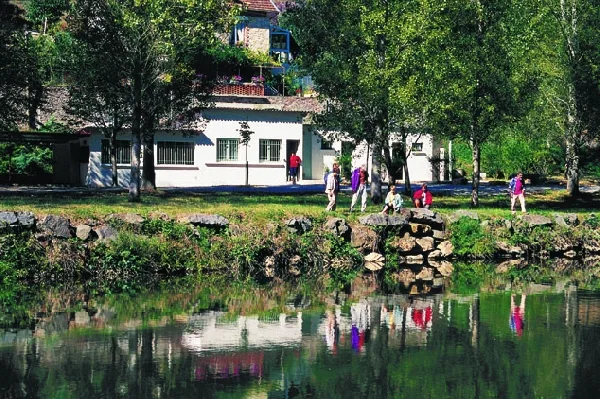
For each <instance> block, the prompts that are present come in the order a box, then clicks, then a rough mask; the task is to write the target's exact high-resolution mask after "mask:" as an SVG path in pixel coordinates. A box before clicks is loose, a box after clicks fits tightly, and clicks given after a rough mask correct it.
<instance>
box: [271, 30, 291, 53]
mask: <svg viewBox="0 0 600 399" xmlns="http://www.w3.org/2000/svg"><path fill="white" fill-rule="evenodd" d="M287 40H288V39H287V34H285V33H275V34H272V35H271V50H288V48H287V47H288V46H287Z"/></svg>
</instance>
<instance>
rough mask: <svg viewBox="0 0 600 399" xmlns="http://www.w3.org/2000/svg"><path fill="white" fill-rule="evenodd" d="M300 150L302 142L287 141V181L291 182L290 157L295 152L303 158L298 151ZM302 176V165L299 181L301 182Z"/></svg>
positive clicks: (299, 171)
mask: <svg viewBox="0 0 600 399" xmlns="http://www.w3.org/2000/svg"><path fill="white" fill-rule="evenodd" d="M299 149H300V140H286V141H285V180H286V181H288V180H290V156H291V155H292V153H293V152H295V153H296V155H298V156H299V157H300V158H302V156H301V155H300V154H298V150H299ZM301 176H302V165H300V167H299V168H298V180H300V178H301Z"/></svg>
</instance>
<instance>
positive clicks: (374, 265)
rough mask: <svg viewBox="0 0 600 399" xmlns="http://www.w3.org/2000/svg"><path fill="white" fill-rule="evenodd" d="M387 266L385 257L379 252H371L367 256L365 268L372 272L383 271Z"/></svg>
mask: <svg viewBox="0 0 600 399" xmlns="http://www.w3.org/2000/svg"><path fill="white" fill-rule="evenodd" d="M384 265H385V257H384V256H383V255H381V254H378V253H377V252H371V253H370V254H368V255H367V256H365V267H366V268H367V269H369V270H371V271H377V270H381V269H383V266H384Z"/></svg>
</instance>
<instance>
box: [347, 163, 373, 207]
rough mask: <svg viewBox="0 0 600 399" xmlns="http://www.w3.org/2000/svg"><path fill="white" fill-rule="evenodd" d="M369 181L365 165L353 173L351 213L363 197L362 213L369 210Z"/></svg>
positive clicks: (361, 203)
mask: <svg viewBox="0 0 600 399" xmlns="http://www.w3.org/2000/svg"><path fill="white" fill-rule="evenodd" d="M368 181H369V174H368V173H367V169H366V167H365V165H361V166H360V167H358V168H356V169H354V172H352V204H351V205H350V212H352V211H353V210H354V206H355V205H356V202H357V201H358V197H361V202H360V211H361V212H364V211H365V210H366V209H367V182H368Z"/></svg>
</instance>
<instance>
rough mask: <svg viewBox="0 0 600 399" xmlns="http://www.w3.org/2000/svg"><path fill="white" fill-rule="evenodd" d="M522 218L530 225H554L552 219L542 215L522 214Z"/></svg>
mask: <svg viewBox="0 0 600 399" xmlns="http://www.w3.org/2000/svg"><path fill="white" fill-rule="evenodd" d="M520 219H521V221H522V222H523V223H525V224H526V225H528V226H529V227H535V226H552V219H550V218H548V217H546V216H542V215H532V214H525V215H522V216H521V217H520Z"/></svg>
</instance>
